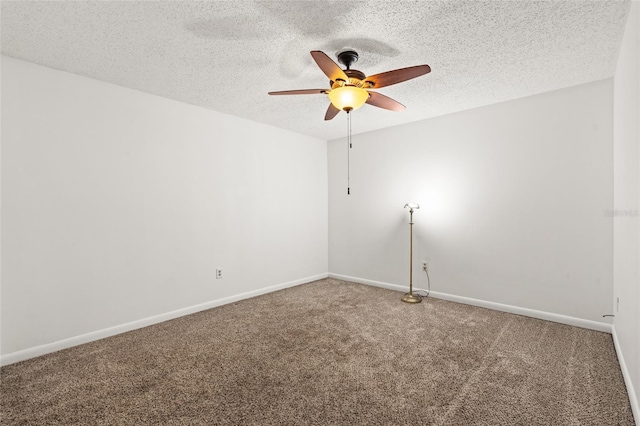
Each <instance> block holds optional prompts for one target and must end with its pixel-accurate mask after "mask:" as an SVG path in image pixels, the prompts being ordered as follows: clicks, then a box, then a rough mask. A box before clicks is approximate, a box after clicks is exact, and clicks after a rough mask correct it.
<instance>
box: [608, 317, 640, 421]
mask: <svg viewBox="0 0 640 426" xmlns="http://www.w3.org/2000/svg"><path fill="white" fill-rule="evenodd" d="M611 329H612V330H611V335H612V337H613V346H614V347H615V348H616V354H617V355H618V362H619V363H620V370H621V371H622V377H623V378H624V384H625V385H626V386H627V394H628V395H629V403H630V404H631V411H632V412H633V417H634V418H635V421H636V424H639V425H640V405H638V397H637V394H636V391H635V389H634V387H633V382H632V381H631V376H630V375H629V370H628V369H627V363H626V362H625V360H624V355H623V354H622V351H621V349H620V342H619V341H618V335H617V334H616V327H615V326H612V327H611Z"/></svg>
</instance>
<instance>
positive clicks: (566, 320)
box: [329, 273, 611, 333]
mask: <svg viewBox="0 0 640 426" xmlns="http://www.w3.org/2000/svg"><path fill="white" fill-rule="evenodd" d="M329 278H336V279H339V280H344V281H351V282H355V283H360V284H366V285H371V286H375V287H382V288H386V289H389V290H397V291H402V292H405V293H406V292H407V290H408V288H407V287H406V286H400V285H397V284H389V283H385V282H381V281H373V280H368V279H365V278H358V277H350V276H347V275H340V274H332V273H329ZM418 290H422V291H426V290H424V289H418V288H415V287H414V291H418ZM429 297H433V298H434V299H442V300H448V301H450V302H458V303H464V304H466V305H473V306H479V307H481V308H488V309H493V310H496V311H502V312H509V313H511V314H517V315H523V316H526V317H531V318H538V319H542V320H546V321H553V322H557V323H560V324H567V325H573V326H576V327H582V328H587V329H589V330H596V331H602V332H605V333H611V324H608V323H605V322H597V321H591V320H586V319H582V318H575V317H569V316H566V315H560V314H553V313H550V312H544V311H537V310H535V309H528V308H521V307H519V306H513V305H504V304H502V303H496V302H489V301H487V300H480V299H472V298H470V297H463V296H456V295H454V294H448V293H440V292H438V291H431V292H430V293H429Z"/></svg>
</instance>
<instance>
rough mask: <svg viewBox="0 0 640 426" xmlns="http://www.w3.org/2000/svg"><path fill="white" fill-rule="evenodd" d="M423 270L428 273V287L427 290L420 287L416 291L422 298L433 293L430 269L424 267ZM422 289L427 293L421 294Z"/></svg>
mask: <svg viewBox="0 0 640 426" xmlns="http://www.w3.org/2000/svg"><path fill="white" fill-rule="evenodd" d="M422 270H423V271H424V273H425V274H427V289H426V290H422V289H419V290H417V291H416V294H417V295H418V296H420V297H422V298H425V297H429V294H430V293H431V279H430V278H429V271H428V270H427V269H426V268H422ZM421 291H424V292H426V293H427V294H419V292H421Z"/></svg>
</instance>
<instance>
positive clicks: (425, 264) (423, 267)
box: [422, 260, 429, 271]
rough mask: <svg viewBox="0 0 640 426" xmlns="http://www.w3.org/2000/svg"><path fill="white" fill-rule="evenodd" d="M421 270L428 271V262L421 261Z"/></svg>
mask: <svg viewBox="0 0 640 426" xmlns="http://www.w3.org/2000/svg"><path fill="white" fill-rule="evenodd" d="M422 270H423V271H428V270H429V261H427V260H423V261H422Z"/></svg>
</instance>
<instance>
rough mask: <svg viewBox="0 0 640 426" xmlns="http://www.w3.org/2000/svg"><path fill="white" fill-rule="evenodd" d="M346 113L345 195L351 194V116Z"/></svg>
mask: <svg viewBox="0 0 640 426" xmlns="http://www.w3.org/2000/svg"><path fill="white" fill-rule="evenodd" d="M349 113H350V111H347V195H349V194H351V156H350V154H351V114H349Z"/></svg>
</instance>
